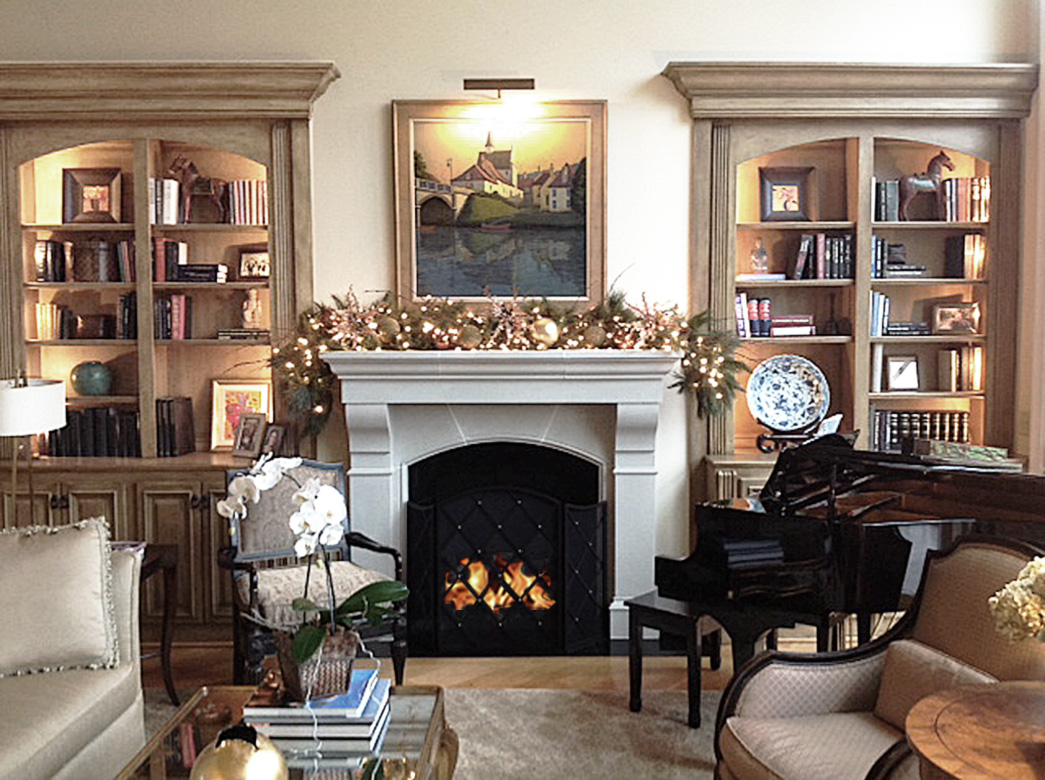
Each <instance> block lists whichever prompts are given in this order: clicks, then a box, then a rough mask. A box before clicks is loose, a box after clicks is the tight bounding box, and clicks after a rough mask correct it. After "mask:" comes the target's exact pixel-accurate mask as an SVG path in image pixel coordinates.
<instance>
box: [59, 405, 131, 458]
mask: <svg viewBox="0 0 1045 780" xmlns="http://www.w3.org/2000/svg"><path fill="white" fill-rule="evenodd" d="M65 416H66V422H65V427H63V428H59V429H58V430H56V431H51V432H50V433H48V434H47V435H46V436H44V437H42V441H41V449H42V450H43V452H42V453H41V454H46V455H54V456H56V457H58V456H67V457H118V458H140V457H141V454H142V453H141V418H140V416H139V414H138V410H137V409H131V408H127V407H118V406H96V407H92V408H90V409H69V410H67V411H66V414H65Z"/></svg>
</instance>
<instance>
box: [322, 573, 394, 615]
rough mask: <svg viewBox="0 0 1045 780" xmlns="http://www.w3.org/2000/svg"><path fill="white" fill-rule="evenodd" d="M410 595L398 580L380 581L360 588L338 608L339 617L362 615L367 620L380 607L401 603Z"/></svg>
mask: <svg viewBox="0 0 1045 780" xmlns="http://www.w3.org/2000/svg"><path fill="white" fill-rule="evenodd" d="M408 595H410V590H409V589H408V588H407V587H406V585H404V584H403V583H401V582H398V581H397V580H380V581H379V582H372V583H370V584H369V585H367V586H365V587H362V588H360V589H359V590H357V591H356V592H355V593H353V594H352V595H351V596H349V597H348V598H347V599H345V600H344V601H342V602H341V604H340V605H339V606H338V608H337V614H338V616H339V617H344V616H345V615H350V614H361V615H362V616H363V617H365V618H366V619H367V620H369V619H370V615H371V614H372V612H373V610H375V609H377V608H379V605H383V604H388V603H390V602H393V601H401V600H403V599H405V598H406V597H407V596H408Z"/></svg>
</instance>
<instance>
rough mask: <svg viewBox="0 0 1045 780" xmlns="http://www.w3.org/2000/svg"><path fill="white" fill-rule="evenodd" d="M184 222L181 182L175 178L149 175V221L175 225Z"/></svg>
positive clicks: (156, 223) (157, 223)
mask: <svg viewBox="0 0 1045 780" xmlns="http://www.w3.org/2000/svg"><path fill="white" fill-rule="evenodd" d="M182 222H185V207H184V201H183V198H182V196H181V182H180V181H178V180H177V179H170V178H163V179H156V178H153V177H151V176H150V177H149V223H150V224H152V225H177V224H179V223H182Z"/></svg>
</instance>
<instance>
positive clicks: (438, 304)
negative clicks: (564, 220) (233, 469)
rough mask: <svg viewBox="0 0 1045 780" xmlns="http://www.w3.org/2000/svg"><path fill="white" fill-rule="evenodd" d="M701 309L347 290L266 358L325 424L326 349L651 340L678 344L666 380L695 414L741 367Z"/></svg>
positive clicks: (328, 399) (302, 409)
mask: <svg viewBox="0 0 1045 780" xmlns="http://www.w3.org/2000/svg"><path fill="white" fill-rule="evenodd" d="M712 325H713V323H712V320H711V316H710V314H709V313H708V312H703V313H701V314H697V315H695V316H693V317H690V318H688V319H687V318H686V317H685V316H684V315H682V314H681V313H680V312H679V311H678V307H671V308H668V309H661V308H658V307H656V306H650V305H648V304H647V303H646V300H645V297H644V298H643V301H642V305H641V306H632V305H630V304H628V303H627V301H626V300H625V297H624V295H623V294H622V293H620V292H619V291H611V292H610V294H609V296H608V297H607V298H606V300H605V301H603V302H602V303H601V304H598V305H595V306H591V307H589V308H586V309H575V308H569V307H565V306H562V305H559V304H552V303H549V302H548V301H546V300H532V301H528V300H520V299H517V298H508V299H496V300H494V301H492V302H491V303H490V305H488V306H476V305H474V304H472V303H465V302H461V301H453V300H451V299H448V298H436V297H429V298H424V299H422V300H419V301H414V302H409V303H403V302H400V301H399V300H397V299H396V298H394V297H393V296H391V295H388V296H386V297H385V298H384V299H382V300H381V301H379V302H377V303H375V304H373V305H371V306H362V305H360V303H359V301H358V300H357V299H356V297H355V295H354V294H352V293H351V292H350V293H349V294H348V295H347V296H346V297H345V298H344V299H341V298H337V297H335V298H334V304H333V305H324V304H314V305H313V306H312V308H311V309H309V310H308V311H306V312H304V313H303V314H302V315H301V317H300V318H299V322H298V328H297V334H296V337H295V338H294V339H293V340H291V341H289V342H288V343H286V344H284V345H282V346H279V347H276V348H274V349H273V350H272V352H273V357H272V366H273V369H274V371H275V373H276V376H277V379H278V380H279V382H280V383H281V385H282V389H283V390H284V392H285V393H286V394H287V397H288V398H289V399H290V410H291V412H292V413H294V414H295V415H296V416H299V417H300V418H301V419H303V420H305V421H306V429H307V432H308V433H309V434H313V435H314V434H316V433H318V432H319V431H320V430H322V428H323V425H324V424H325V423H326V420H327V418H328V416H329V414H330V410H331V408H332V405H333V403H334V393H335V390H336V386H337V380H336V377H335V376H334V374H333V372H332V371H331V370H330V367H329V366H328V365H327V364H326V362H325V361H323V360H322V354H323V353H324V352H326V351H328V350H353V351H370V350H379V349H380V350H395V351H400V350H407V349H413V350H432V349H440V350H448V349H455V350H517V349H518V350H540V349H553V348H554V349H658V350H663V351H668V352H680V353H681V354H682V359H681V361H680V363H679V369H678V371H677V372H676V373H675V382H674V383H673V384H672V385H671V387H674V388H678V389H679V390H680V391H681V392H690V393H692V394H693V396H694V398H695V399H696V402H697V414H698V415H699V416H701V417H708V416H716V415H721V414H723V413H725V412H726V411H727V410H729V409H731V408H732V405H733V400H734V398H735V396H736V393H737V391H738V390H740V383H739V381H738V380H737V375H738V374H739V373H740V372H742V371H746V370H747V366H746V365H744V363H742V362H741V361H740V360H738V359H737V357H736V349H737V346H738V343H739V342H738V340H737V337H736V334H735V333H734V332H733V331H732V330H731V329H721V330H719V329H715V328H714V327H713V326H712Z"/></svg>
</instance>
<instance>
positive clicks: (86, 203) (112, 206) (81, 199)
mask: <svg viewBox="0 0 1045 780" xmlns="http://www.w3.org/2000/svg"><path fill="white" fill-rule="evenodd" d="M122 178H123V177H122V174H121V172H120V169H119V168H63V169H62V222H64V223H66V224H68V223H72V222H119V221H120V198H121V197H122V193H121V191H120V183H121V180H122Z"/></svg>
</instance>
